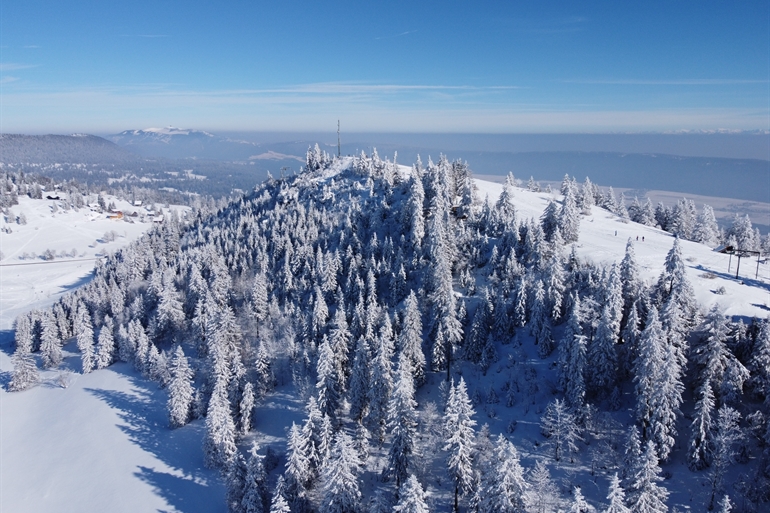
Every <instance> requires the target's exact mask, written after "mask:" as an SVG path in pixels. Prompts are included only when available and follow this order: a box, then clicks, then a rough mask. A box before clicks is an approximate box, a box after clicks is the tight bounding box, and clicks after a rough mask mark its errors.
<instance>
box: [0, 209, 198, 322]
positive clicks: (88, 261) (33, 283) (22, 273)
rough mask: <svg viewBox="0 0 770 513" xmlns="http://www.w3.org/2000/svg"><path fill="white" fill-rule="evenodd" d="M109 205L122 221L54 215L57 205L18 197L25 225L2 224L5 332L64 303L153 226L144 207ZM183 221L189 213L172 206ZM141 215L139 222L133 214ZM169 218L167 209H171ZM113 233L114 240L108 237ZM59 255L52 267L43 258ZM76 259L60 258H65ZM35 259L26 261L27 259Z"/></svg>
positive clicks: (0, 301) (0, 295) (86, 212)
mask: <svg viewBox="0 0 770 513" xmlns="http://www.w3.org/2000/svg"><path fill="white" fill-rule="evenodd" d="M105 201H106V203H107V204H110V203H114V204H115V207H116V209H117V210H119V211H121V212H123V213H124V218H123V219H120V220H114V219H109V218H108V217H107V216H108V213H101V214H100V213H98V212H95V211H92V210H91V209H89V208H88V207H84V208H80V209H79V210H78V211H74V210H68V211H65V210H63V209H61V208H58V210H57V212H55V213H53V212H52V205H53V204H55V203H56V204H59V205H60V203H59V202H58V201H55V200H33V199H30V198H29V197H27V196H22V197H19V204H18V205H15V206H13V207H11V211H12V212H13V214H14V215H15V216H18V215H20V214H24V216H25V217H26V218H27V224H26V225H19V224H16V223H15V222H10V223H9V222H8V221H9V220H8V219H6V218H0V228H6V227H7V228H10V229H11V230H12V233H5V232H0V251H2V253H3V258H2V260H0V283H2V285H0V330H9V329H11V327H12V324H13V321H14V319H15V318H16V317H17V316H18V315H19V314H21V313H23V312H26V311H29V310H31V309H33V308H43V307H45V306H49V305H51V304H53V303H54V302H55V301H56V300H58V299H59V297H60V296H61V295H62V294H64V293H66V292H68V291H71V290H73V289H74V288H76V287H78V286H79V285H82V284H83V283H85V282H86V281H87V280H88V279H89V278H90V276H91V272H92V270H93V268H94V262H95V261H96V260H97V259H98V258H100V257H102V256H104V255H106V254H108V253H113V252H114V251H116V250H117V249H119V248H121V247H124V246H126V245H128V244H129V243H130V242H131V241H133V240H134V239H136V238H138V237H139V236H140V235H141V234H143V233H144V232H145V231H147V230H148V229H149V228H150V227H151V226H152V220H151V219H150V215H151V213H150V212H149V211H148V210H147V209H146V208H143V207H133V206H131V204H130V203H129V202H127V201H121V200H118V199H116V198H114V197H112V196H105ZM170 208H173V209H175V210H177V211H178V212H179V213H180V216H181V215H183V213H184V212H185V211H186V210H189V208H188V207H181V206H172V207H170ZM133 212H137V214H138V216H137V217H136V218H134V217H131V216H129V214H131V213H133ZM166 212H168V209H166ZM112 231H114V232H115V234H116V237H115V240H113V241H108V240H107V239H105V234H107V233H109V232H112ZM48 249H50V250H52V251H54V252H56V254H57V257H56V258H55V259H54V260H53V261H50V262H46V261H44V260H42V259H41V258H40V255H42V254H43V253H44V252H45V251H46V250H48ZM73 250H74V252H75V253H77V255H76V256H74V257H72V256H67V257H60V256H59V255H60V254H61V252H66V253H69V254H70V255H71V254H72V253H73ZM25 253H26V254H27V255H28V256H31V255H32V254H35V255H37V257H36V258H27V259H21V258H20V257H22V256H23V255H24V254H25Z"/></svg>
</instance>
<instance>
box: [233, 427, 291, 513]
mask: <svg viewBox="0 0 770 513" xmlns="http://www.w3.org/2000/svg"><path fill="white" fill-rule="evenodd" d="M264 459H265V457H264V456H262V455H260V454H259V444H258V443H257V442H253V443H252V445H251V449H250V450H249V459H248V461H247V462H246V477H245V483H244V489H243V499H242V501H241V506H242V508H243V512H244V513H264V512H265V511H266V510H267V508H266V507H267V504H268V502H269V501H268V496H267V473H266V472H265V464H264ZM287 506H288V504H287Z"/></svg>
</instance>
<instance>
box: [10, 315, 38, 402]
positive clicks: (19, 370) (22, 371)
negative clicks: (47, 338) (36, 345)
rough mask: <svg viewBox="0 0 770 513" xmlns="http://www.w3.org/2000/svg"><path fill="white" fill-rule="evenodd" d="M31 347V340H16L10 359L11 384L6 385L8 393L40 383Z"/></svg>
mask: <svg viewBox="0 0 770 513" xmlns="http://www.w3.org/2000/svg"><path fill="white" fill-rule="evenodd" d="M17 326H18V324H17ZM17 329H18V327H17ZM31 347H32V341H31V340H24V339H23V338H19V337H17V338H16V350H15V351H14V352H13V356H12V357H11V363H12V364H13V372H12V373H11V382H10V383H9V384H8V390H9V391H10V392H19V391H21V390H26V389H28V388H29V387H31V386H33V385H35V384H37V382H38V381H40V376H39V374H38V371H37V365H36V364H35V359H34V357H33V356H32V353H31V351H30V349H31Z"/></svg>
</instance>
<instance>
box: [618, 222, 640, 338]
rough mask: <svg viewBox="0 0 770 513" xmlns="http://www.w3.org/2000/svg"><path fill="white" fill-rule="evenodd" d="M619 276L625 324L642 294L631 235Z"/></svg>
mask: <svg viewBox="0 0 770 513" xmlns="http://www.w3.org/2000/svg"><path fill="white" fill-rule="evenodd" d="M619 273H620V275H619V277H620V283H621V293H620V295H621V297H622V300H623V314H622V321H621V326H625V325H626V322H627V319H628V317H629V315H630V314H631V307H632V306H633V304H634V303H635V302H636V301H637V300H638V299H639V298H640V297H641V296H642V288H643V284H642V280H641V278H640V276H639V264H637V262H636V252H635V251H634V243H633V242H632V241H631V238H630V237H629V239H628V242H627V243H626V252H625V255H624V256H623V260H621V262H620V269H619Z"/></svg>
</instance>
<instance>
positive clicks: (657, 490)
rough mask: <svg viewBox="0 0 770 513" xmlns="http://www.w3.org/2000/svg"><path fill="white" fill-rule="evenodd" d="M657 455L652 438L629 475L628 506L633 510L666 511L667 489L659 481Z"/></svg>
mask: <svg viewBox="0 0 770 513" xmlns="http://www.w3.org/2000/svg"><path fill="white" fill-rule="evenodd" d="M660 472H661V470H660V467H659V466H658V455H657V452H656V450H655V444H654V443H653V441H652V440H649V441H648V442H647V445H646V446H645V448H644V451H643V452H642V454H641V455H640V460H639V464H638V465H636V468H635V469H634V473H633V474H632V475H630V476H629V481H630V483H631V484H630V487H629V489H628V490H627V493H628V507H629V509H630V510H631V511H633V512H639V513H666V512H667V511H668V506H666V500H667V499H668V490H666V489H665V488H664V487H663V486H661V485H660V484H658V483H660V482H661V481H663V477H661V476H660Z"/></svg>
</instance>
